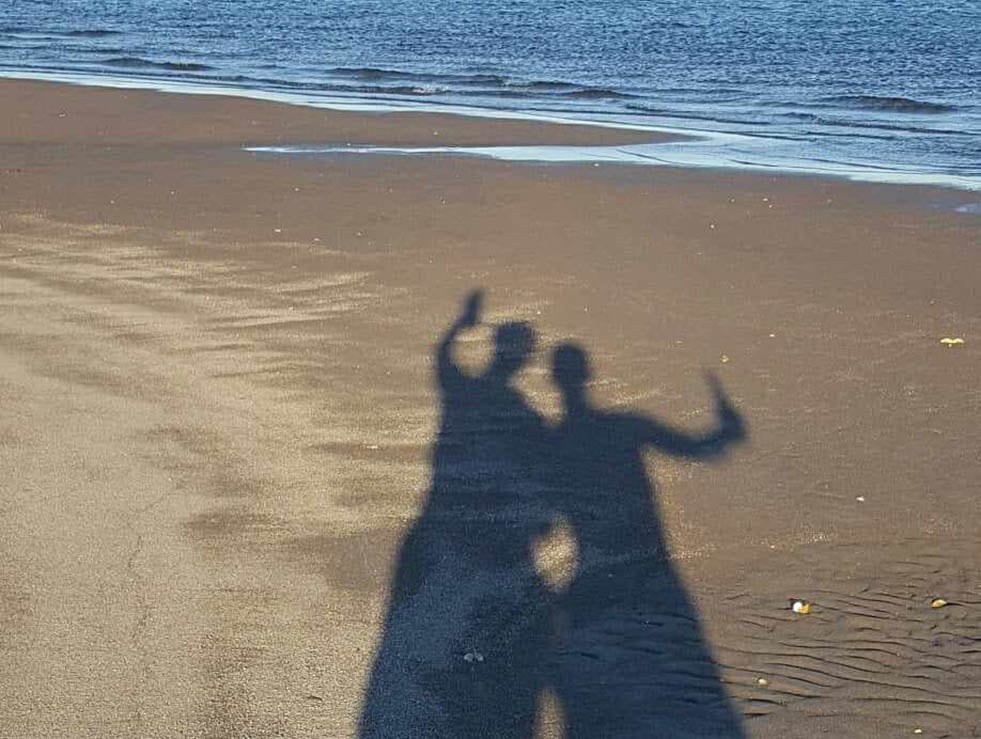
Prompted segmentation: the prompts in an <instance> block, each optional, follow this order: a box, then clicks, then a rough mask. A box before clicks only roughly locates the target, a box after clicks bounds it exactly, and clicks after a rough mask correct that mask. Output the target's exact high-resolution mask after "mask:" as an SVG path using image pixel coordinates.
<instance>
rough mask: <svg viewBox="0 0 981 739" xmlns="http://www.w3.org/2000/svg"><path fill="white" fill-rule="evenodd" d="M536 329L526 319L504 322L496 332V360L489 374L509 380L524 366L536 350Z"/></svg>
mask: <svg viewBox="0 0 981 739" xmlns="http://www.w3.org/2000/svg"><path fill="white" fill-rule="evenodd" d="M536 344H537V338H536V336H535V330H534V329H533V328H532V327H531V325H530V324H528V323H525V322H524V321H510V322H508V323H502V324H501V325H500V326H498V327H497V330H496V331H495V332H494V361H493V362H492V364H491V367H490V372H489V374H490V375H491V376H494V377H497V378H499V379H501V380H502V381H506V380H508V379H509V378H510V377H511V376H513V375H514V374H515V373H516V372H517V371H518V370H520V369H521V368H522V367H524V366H525V365H526V364H527V363H528V360H529V359H531V356H532V354H534V352H535V346H536Z"/></svg>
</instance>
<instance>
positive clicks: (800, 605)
mask: <svg viewBox="0 0 981 739" xmlns="http://www.w3.org/2000/svg"><path fill="white" fill-rule="evenodd" d="M790 609H791V610H792V611H793V612H794V613H800V614H802V615H804V616H806V615H807V614H808V613H810V612H811V604H810V603H808V602H807V601H806V600H795V601H794V602H793V603H792V604H791V606H790Z"/></svg>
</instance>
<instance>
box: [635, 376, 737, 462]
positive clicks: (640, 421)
mask: <svg viewBox="0 0 981 739" xmlns="http://www.w3.org/2000/svg"><path fill="white" fill-rule="evenodd" d="M705 379H706V382H707V383H708V385H709V389H710V390H711V392H712V395H713V397H714V399H715V427H714V428H713V429H711V430H710V431H707V432H704V433H700V434H698V433H695V434H693V433H690V432H687V431H682V430H680V429H676V428H673V427H672V426H668V425H667V424H664V423H661V422H660V421H656V420H654V419H651V418H647V417H643V416H635V417H633V418H632V422H633V424H634V426H635V429H634V432H635V433H636V434H637V436H638V441H639V442H640V443H641V444H644V445H646V446H653V447H656V448H657V449H659V450H661V451H664V452H666V453H668V454H673V455H675V456H677V457H687V458H689V459H718V458H719V457H721V456H723V455H724V454H725V453H726V451H728V449H729V447H730V446H732V445H734V444H738V443H741V442H743V441H745V440H746V438H747V432H746V423H745V421H744V420H743V417H742V414H740V413H739V411H738V410H736V407H735V406H734V405H733V403H732V401H731V400H730V399H729V396H728V395H727V394H726V392H725V390H724V388H723V387H722V383H721V382H720V381H719V378H718V377H717V376H716V375H715V374H714V373H712V372H706V373H705Z"/></svg>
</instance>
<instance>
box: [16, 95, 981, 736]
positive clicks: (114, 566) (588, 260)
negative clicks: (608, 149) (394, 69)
mask: <svg viewBox="0 0 981 739" xmlns="http://www.w3.org/2000/svg"><path fill="white" fill-rule="evenodd" d="M0 109H2V110H3V111H4V114H3V116H0V154H2V158H0V695H2V700H0V736H4V737H8V736H9V737H19V738H20V737H54V736H65V737H69V736H70V737H78V738H84V737H133V736H145V737H174V736H189V737H198V736H200V737H245V736H249V737H273V736H289V737H326V736H331V737H346V736H352V735H354V734H355V732H356V725H357V721H358V716H359V713H360V712H361V710H362V701H363V698H364V690H365V684H366V680H367V679H368V674H369V671H370V669H371V664H372V659H373V655H374V650H375V648H376V646H377V644H378V642H379V639H380V636H381V625H382V619H383V617H384V614H385V609H386V599H387V597H388V590H389V586H390V581H391V577H392V574H393V567H394V566H395V558H396V556H397V551H398V547H399V541H400V537H401V535H402V534H403V532H404V531H405V529H406V527H407V526H408V525H409V524H410V523H411V522H412V520H413V518H414V517H415V516H416V514H417V512H418V511H419V510H420V506H421V505H422V504H423V502H424V498H425V493H426V490H427V486H428V484H429V479H430V475H431V469H430V451H431V447H432V444H433V441H434V433H435V431H436V427H437V421H438V411H439V408H438V397H437V394H436V392H435V390H434V387H433V381H432V352H433V346H434V343H435V341H436V339H437V337H438V336H439V335H440V333H441V332H442V331H443V330H445V328H446V327H447V325H448V324H449V323H450V321H451V320H453V318H454V317H455V315H456V314H457V311H458V309H459V303H460V300H461V299H462V297H463V296H464V295H465V294H466V292H467V291H468V290H470V289H471V288H474V287H482V288H484V289H485V290H486V294H487V311H488V314H487V316H486V321H487V323H493V322H495V321H500V320H505V319H511V318H518V319H524V320H528V321H531V322H533V324H534V325H535V327H536V329H537V330H538V331H539V333H540V335H541V344H542V351H541V352H540V354H539V356H537V357H536V360H535V362H534V363H533V366H532V367H530V368H529V370H528V371H527V372H525V373H524V375H523V376H522V378H521V382H520V385H521V388H522V389H523V390H524V391H525V392H526V393H527V395H528V397H529V398H530V400H531V402H532V403H533V404H534V405H535V406H536V407H538V408H539V409H541V410H542V411H543V412H544V413H546V414H548V416H549V418H552V419H555V418H556V417H557V412H558V411H557V399H556V395H555V392H554V389H553V388H552V386H551V383H550V381H549V376H548V369H547V351H548V349H549V347H551V346H553V345H554V344H555V343H556V342H558V341H561V340H563V339H565V338H568V337H572V338H574V339H575V340H577V341H579V342H580V343H581V344H582V345H583V346H584V347H585V348H586V349H587V350H588V351H589V352H590V353H591V355H592V360H593V363H594V366H595V376H596V382H595V383H594V387H593V392H594V395H595V397H596V399H597V402H598V403H599V404H600V405H603V406H605V407H610V408H617V409H621V410H625V409H633V410H636V411H638V412H641V413H644V414H647V415H649V416H654V417H657V418H659V419H663V420H666V421H668V422H671V423H675V424H677V425H680V426H682V427H685V428H689V429H700V428H705V427H707V426H708V425H709V424H710V422H711V413H710V396H709V395H708V392H707V388H706V387H705V384H704V381H703V376H702V372H703V369H704V368H706V367H708V368H713V369H715V370H716V371H717V372H718V374H719V376H720V378H721V380H722V382H723V384H724V385H725V387H726V388H727V390H728V392H729V393H730V395H731V397H732V399H733V401H734V402H735V403H736V405H737V406H738V407H739V408H740V410H741V412H742V413H743V415H744V417H745V420H746V423H747V426H748V429H749V435H750V439H749V442H748V443H747V444H745V445H743V446H742V447H740V448H738V449H737V450H735V451H734V453H733V454H731V455H730V456H728V457H727V458H726V459H725V460H723V461H721V462H718V463H708V462H699V463H690V462H679V461H675V460H670V459H667V458H664V457H663V456H658V455H651V456H650V457H649V459H648V462H649V469H650V472H651V475H652V477H653V479H655V480H656V482H657V486H658V498H659V500H658V503H659V506H660V511H661V515H662V517H663V526H664V528H665V531H666V532H667V537H668V539H669V541H670V545H671V552H672V556H673V559H674V561H675V565H676V567H677V568H678V570H679V572H680V574H681V576H682V578H683V581H684V583H685V586H686V587H687V589H688V592H689V597H690V598H691V599H692V601H693V603H694V604H695V605H696V606H697V608H698V613H699V616H700V617H701V619H702V627H703V628H704V633H705V640H706V643H707V645H708V647H709V648H710V650H711V652H712V654H713V655H714V657H715V660H716V662H717V664H718V669H719V673H720V675H721V679H722V682H723V684H724V686H725V689H726V691H727V692H728V693H729V695H730V696H731V698H732V700H733V704H734V706H735V707H736V708H737V709H738V711H739V712H740V713H741V714H742V715H743V716H744V725H743V731H744V732H745V735H746V736H750V737H771V736H772V737H776V736H779V737H781V738H786V737H798V736H800V737H805V736H807V737H812V736H814V735H816V734H822V733H827V734H828V735H830V736H839V737H846V736H847V737H870V736H883V737H885V736H906V735H912V733H913V732H914V730H916V729H922V731H923V735H924V736H935V737H936V736H950V737H968V736H977V735H979V733H981V641H979V637H981V582H979V576H978V573H979V572H981V545H979V543H978V531H979V527H981V506H979V505H978V502H977V497H978V479H979V472H981V469H979V460H978V452H977V450H978V442H979V434H978V430H977V429H978V418H979V417H981V415H979V411H981V392H979V386H978V377H979V375H978V366H979V363H978V360H979V357H981V293H979V292H978V287H977V286H978V277H979V270H978V266H979V261H978V260H979V256H978V251H977V249H978V244H979V241H981V240H979V233H981V229H979V220H978V218H977V216H972V215H966V214H958V213H955V212H954V211H953V209H952V206H953V205H954V204H956V203H957V202H959V201H960V200H963V199H965V198H964V196H963V194H958V193H954V192H950V191H940V190H930V189H925V188H913V187H907V188H897V187H876V186H870V185H864V184H851V183H844V182H832V181H821V180H805V179H793V178H788V177H763V176H750V175H735V174H729V173H722V172H707V171H678V170H669V169H658V168H629V167H607V166H603V167H600V168H594V167H579V166H535V165H516V164H515V165H512V164H503V163H494V162H489V161H477V160H468V159H462V158H454V157H433V158H426V159H420V158H381V157H379V158H374V157H356V156H344V157H341V156H337V157H332V158H276V157H273V156H268V155H265V156H264V155H256V154H250V153H246V152H243V151H242V150H241V149H240V147H241V145H242V144H254V143H272V142H290V143H314V142H329V143H342V142H347V141H359V142H363V143H376V144H386V143H399V144H428V143H430V141H431V139H432V138H433V131H434V130H437V131H439V136H438V138H439V139H440V141H441V142H442V143H481V144H486V143H495V142H500V143H519V142H520V143H538V142H545V141H556V142H564V143H602V142H611V141H617V140H628V141H629V140H636V138H635V135H634V134H633V133H630V132H627V133H624V132H610V131H603V130H599V129H590V128H578V127H568V126H559V127H554V126H544V125H531V124H519V123H505V122H492V121H480V120H467V119H450V118H441V117H436V116H422V115H419V116H413V115H408V114H406V115H398V116H395V115H385V116H381V115H375V116H370V115H354V114H341V113H335V112H325V111H311V110H303V109H297V108H287V107H283V106H277V105H273V104H265V103H258V102H252V101H243V100H234V99H230V98H219V97H208V98H202V97H185V96H176V95H165V94H156V93H145V92H133V91H126V92H123V91H112V90H98V89H82V88H73V87H66V86H59V85H50V84H43V83H27V82H14V81H3V82H0ZM624 137H625V138H624ZM487 331H488V330H487V328H486V326H484V327H482V328H480V329H478V330H475V331H471V332H468V333H467V334H465V343H464V345H463V347H462V351H461V357H462V361H465V362H468V363H472V365H473V366H475V367H476V366H477V365H478V364H479V362H480V361H481V359H482V357H486V355H487V352H488V348H487V343H488V342H487V336H488V333H487ZM945 336H960V337H963V338H964V339H965V340H966V343H965V344H964V345H963V346H959V347H955V348H945V347H943V346H941V344H940V343H939V340H940V339H941V338H943V337H945ZM559 559H561V558H560V557H559ZM938 596H939V597H943V598H945V599H946V600H947V601H949V602H950V605H948V606H947V607H945V608H940V609H934V608H931V607H930V601H931V599H932V598H934V597H938ZM791 597H802V598H807V599H808V600H810V601H811V602H812V603H813V604H814V608H813V611H812V613H811V614H809V615H807V616H803V617H802V616H798V615H795V614H793V613H792V612H791V611H790V610H788V608H787V606H788V602H789V601H788V599H789V598H791ZM761 678H762V679H763V681H764V683H765V684H761V682H760V679H761ZM545 713H546V715H547V718H546V719H543V721H542V723H543V724H545V725H546V727H545V729H544V731H550V732H551V733H552V735H561V731H560V726H559V725H560V724H561V722H562V719H561V717H560V716H556V715H555V712H552V713H549V712H548V711H546V712H545Z"/></svg>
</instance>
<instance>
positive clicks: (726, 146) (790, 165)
mask: <svg viewBox="0 0 981 739" xmlns="http://www.w3.org/2000/svg"><path fill="white" fill-rule="evenodd" d="M702 136H703V137H702V138H701V139H699V140H693V141H681V142H675V141H672V142H664V143H652V144H631V145H620V146H419V147H392V146H252V147H247V148H246V150H247V151H252V152H266V153H271V154H293V155H308V156H309V155H321V156H323V155H338V154H346V155H355V154H371V155H375V156H385V155H387V156H396V155H401V156H424V155H434V154H438V155H444V156H445V155H456V156H471V157H482V158H487V159H496V160H499V161H506V162H541V163H551V164H590V163H591V164H604V163H605V164H633V165H644V166H662V167H683V168H702V169H738V170H742V171H746V172H770V173H780V174H796V175H802V176H821V177H838V178H844V179H849V180H854V181H860V182H874V183H882V184H903V185H929V186H934V187H946V188H956V189H959V190H970V191H981V181H979V180H977V179H972V178H969V177H959V176H957V175H951V174H946V173H930V172H915V171H909V172H904V171H896V170H886V169H881V168H875V167H862V166H861V165H850V164H829V163H827V162H821V163H810V162H806V161H802V160H789V161H786V162H774V161H773V160H771V161H767V160H766V159H765V158H764V157H761V158H760V159H759V160H755V161H754V160H753V159H752V158H751V155H750V151H751V150H752V148H753V147H754V146H756V147H760V148H761V149H762V148H765V147H766V142H765V141H761V140H760V139H758V138H755V137H747V136H740V135H737V134H722V133H715V132H704V133H703V134H702ZM965 212H969V211H965Z"/></svg>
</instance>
